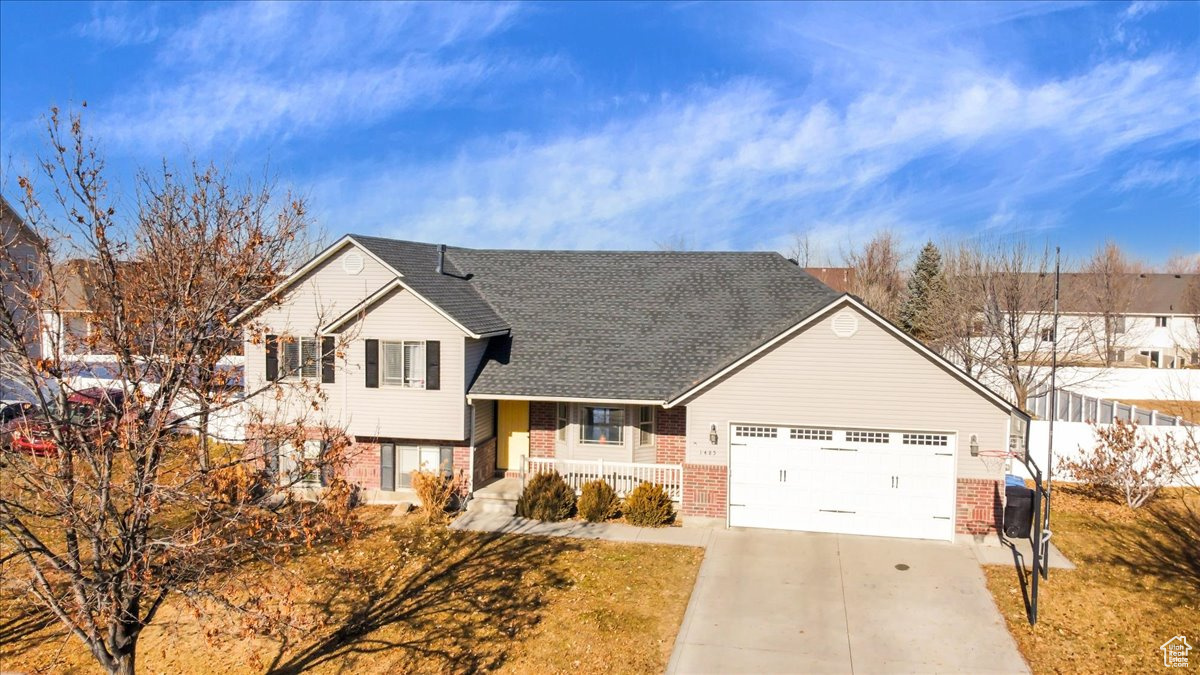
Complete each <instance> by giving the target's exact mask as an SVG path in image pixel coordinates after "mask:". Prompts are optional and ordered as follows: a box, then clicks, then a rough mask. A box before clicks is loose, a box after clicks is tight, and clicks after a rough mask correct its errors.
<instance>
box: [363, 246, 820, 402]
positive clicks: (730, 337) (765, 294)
mask: <svg viewBox="0 0 1200 675" xmlns="http://www.w3.org/2000/svg"><path fill="white" fill-rule="evenodd" d="M353 236H354V239H356V240H357V241H359V242H360V243H362V244H363V245H364V246H366V247H368V248H369V249H370V250H371V251H372V252H373V253H375V254H376V255H377V256H379V257H380V258H382V259H384V260H385V261H387V262H388V264H390V265H392V266H393V267H395V268H396V269H397V270H399V271H400V272H401V273H402V274H404V275H405V278H404V280H405V282H407V283H409V284H410V285H411V286H413V288H414V289H416V290H417V292H418V293H421V294H422V295H424V296H425V297H426V298H428V299H429V300H430V301H432V302H434V303H436V304H437V305H438V306H440V307H441V308H442V309H443V310H444V311H445V312H446V313H448V314H450V315H451V316H454V317H455V318H456V319H457V320H458V321H459V322H460V323H462V324H463V325H465V326H467V327H469V328H471V329H472V330H475V331H476V332H480V333H482V332H487V331H486V330H482V329H483V328H489V329H494V328H495V327H500V326H503V327H507V328H510V329H511V335H510V337H508V338H493V341H492V342H493V344H492V349H491V350H490V352H489V357H490V358H489V359H488V361H487V362H486V363H485V365H484V366H483V368H482V369H481V371H480V373H479V375H478V377H477V378H476V379H475V382H474V383H473V384H472V386H471V388H470V392H471V393H472V394H477V395H511V396H555V397H564V398H568V397H570V398H610V399H627V400H629V399H632V400H651V401H663V400H668V399H670V398H673V397H674V396H676V395H678V394H681V393H683V392H685V391H687V390H688V389H690V388H691V387H692V386H693V385H695V384H696V383H698V382H700V381H701V380H703V379H705V378H707V377H708V376H710V375H712V374H713V373H715V372H717V371H718V370H720V369H721V368H723V367H725V366H726V365H729V364H730V363H732V362H733V361H735V360H737V359H738V358H740V357H742V356H744V355H745V354H747V353H748V352H750V351H752V350H753V349H754V348H756V347H758V346H759V345H761V344H762V343H764V342H766V341H767V340H769V339H770V338H772V337H774V336H776V335H778V334H780V333H782V332H783V331H784V330H786V329H788V328H790V327H791V326H793V325H795V324H796V323H799V322H800V321H802V320H803V319H805V318H806V317H808V316H809V315H811V314H812V313H813V312H815V311H817V310H818V309H820V308H822V307H824V306H825V305H827V304H829V303H830V302H832V301H833V300H834V299H835V298H836V297H838V294H837V293H836V292H834V291H833V290H832V289H830V288H829V287H827V286H825V285H824V284H822V283H820V282H819V281H817V280H816V279H814V278H813V277H812V276H810V275H808V274H806V273H805V272H804V271H803V270H801V269H800V268H799V267H797V266H796V265H794V264H792V263H790V262H788V261H787V260H786V259H784V258H783V257H782V256H780V255H779V254H776V253H709V252H628V251H516V250H482V249H466V248H455V247H449V248H448V249H447V251H446V262H447V265H446V268H447V270H448V271H451V272H452V273H453V274H456V275H457V277H450V276H446V275H441V276H439V275H437V273H436V272H435V267H436V263H437V247H436V246H435V245H433V244H418V243H413V242H401V241H394V240H390V239H380V238H376V237H360V236H358V235H353Z"/></svg>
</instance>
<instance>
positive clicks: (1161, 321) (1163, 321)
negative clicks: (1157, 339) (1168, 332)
mask: <svg viewBox="0 0 1200 675" xmlns="http://www.w3.org/2000/svg"><path fill="white" fill-rule="evenodd" d="M1154 327H1155V328H1166V327H1167V317H1165V316H1156V317H1154Z"/></svg>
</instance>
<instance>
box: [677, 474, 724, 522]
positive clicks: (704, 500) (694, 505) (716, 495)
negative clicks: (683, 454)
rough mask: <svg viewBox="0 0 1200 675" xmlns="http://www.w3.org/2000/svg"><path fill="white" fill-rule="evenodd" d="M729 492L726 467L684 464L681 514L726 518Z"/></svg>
mask: <svg viewBox="0 0 1200 675" xmlns="http://www.w3.org/2000/svg"><path fill="white" fill-rule="evenodd" d="M728 490H729V472H728V471H727V470H726V467H723V466H716V465H713V464H684V465H683V504H682V505H680V509H679V512H680V513H681V514H682V515H684V516H703V517H705V518H724V517H725V501H726V499H727V495H728V494H729V492H728Z"/></svg>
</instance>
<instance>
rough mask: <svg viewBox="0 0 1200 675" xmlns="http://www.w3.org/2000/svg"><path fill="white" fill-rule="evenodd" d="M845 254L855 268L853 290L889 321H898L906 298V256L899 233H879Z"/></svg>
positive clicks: (848, 261)
mask: <svg viewBox="0 0 1200 675" xmlns="http://www.w3.org/2000/svg"><path fill="white" fill-rule="evenodd" d="M844 257H845V259H846V265H847V266H849V267H852V268H854V274H853V276H852V277H851V278H852V285H851V288H850V292H851V293H853V294H854V295H857V296H858V297H859V298H861V299H862V301H863V302H864V303H866V305H867V306H868V307H870V308H871V309H873V310H875V311H876V312H879V313H880V314H882V315H883V316H885V317H887V318H888V319H889V320H892V321H895V320H897V318H898V317H899V311H900V303H901V301H903V299H904V276H903V275H902V274H901V273H900V259H901V258H902V257H903V255H902V253H901V251H900V245H899V242H898V241H897V240H896V236H895V235H893V234H892V233H891V232H887V231H883V232H879V233H877V234H876V235H875V236H874V237H872V238H871V240H870V241H868V242H867V243H866V245H864V246H863V247H862V248H861V249H857V250H852V251H850V252H849V253H846V254H845V256H844Z"/></svg>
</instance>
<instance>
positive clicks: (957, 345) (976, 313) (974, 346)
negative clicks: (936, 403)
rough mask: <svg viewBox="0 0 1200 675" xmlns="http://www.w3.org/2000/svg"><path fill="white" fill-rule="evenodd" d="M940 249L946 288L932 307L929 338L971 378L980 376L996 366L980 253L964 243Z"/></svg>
mask: <svg viewBox="0 0 1200 675" xmlns="http://www.w3.org/2000/svg"><path fill="white" fill-rule="evenodd" d="M941 250H942V251H944V254H943V263H942V268H943V277H944V288H943V290H942V293H940V294H939V295H937V296H936V297H935V298H934V301H933V302H932V303H931V304H930V307H929V324H930V326H931V328H932V330H931V334H930V336H929V338H928V339H929V342H930V344H931V345H932V346H933V347H934V348H935V349H937V350H938V351H939V352H941V353H942V355H943V356H946V357H947V358H949V359H950V360H951V361H952V362H954V363H956V364H958V365H959V366H960V367H962V369H963V370H965V371H966V372H967V374H968V375H970V376H972V377H979V376H980V375H981V374H982V372H983V368H984V365H985V364H990V363H994V359H995V351H996V348H995V343H994V342H993V341H991V340H987V339H985V334H984V331H985V328H986V322H985V321H984V320H983V310H984V302H983V297H982V296H981V295H980V289H981V284H980V277H981V275H982V273H983V270H982V256H981V251H980V250H979V249H977V248H975V247H974V246H971V245H970V244H968V243H965V242H960V243H957V244H955V245H943V246H942V249H941Z"/></svg>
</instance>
